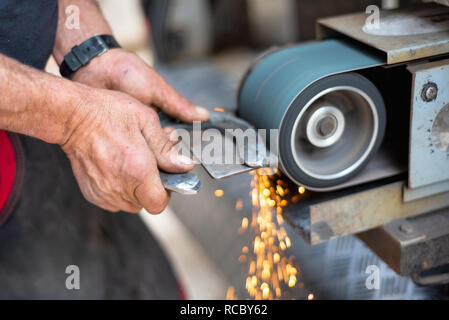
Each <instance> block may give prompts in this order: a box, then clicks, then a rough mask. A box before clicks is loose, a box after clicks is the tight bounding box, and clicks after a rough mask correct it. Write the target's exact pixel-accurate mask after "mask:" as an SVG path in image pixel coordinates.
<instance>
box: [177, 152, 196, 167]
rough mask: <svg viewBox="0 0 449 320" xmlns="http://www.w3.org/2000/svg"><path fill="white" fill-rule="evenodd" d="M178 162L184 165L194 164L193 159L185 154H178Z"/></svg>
mask: <svg viewBox="0 0 449 320" xmlns="http://www.w3.org/2000/svg"><path fill="white" fill-rule="evenodd" d="M175 161H176V163H178V164H184V165H191V164H193V160H192V159H190V158H189V157H186V156H183V155H182V154H178V155H177V156H176V158H175Z"/></svg>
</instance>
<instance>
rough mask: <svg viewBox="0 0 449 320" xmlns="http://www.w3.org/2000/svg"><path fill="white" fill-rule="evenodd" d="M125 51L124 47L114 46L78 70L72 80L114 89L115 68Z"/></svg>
mask: <svg viewBox="0 0 449 320" xmlns="http://www.w3.org/2000/svg"><path fill="white" fill-rule="evenodd" d="M123 52H126V51H125V50H124V49H122V48H114V49H110V50H108V51H106V52H104V53H103V54H102V55H100V56H97V57H95V58H94V59H92V60H91V61H90V62H89V63H88V64H87V65H85V66H83V67H82V68H80V69H79V70H78V71H76V72H75V73H74V75H73V77H72V80H74V81H77V82H80V83H85V84H88V85H93V86H95V87H98V88H107V89H112V88H113V87H114V84H115V83H114V75H113V73H114V69H115V66H116V63H117V60H118V57H120V56H121V55H122V54H123Z"/></svg>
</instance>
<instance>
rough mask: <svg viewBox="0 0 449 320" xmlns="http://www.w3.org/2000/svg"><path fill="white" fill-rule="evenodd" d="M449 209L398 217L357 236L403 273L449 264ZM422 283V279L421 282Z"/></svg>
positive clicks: (393, 267) (414, 272)
mask: <svg viewBox="0 0 449 320" xmlns="http://www.w3.org/2000/svg"><path fill="white" fill-rule="evenodd" d="M448 230H449V210H448V209H444V210H440V211H436V212H432V213H429V214H426V215H421V216H417V217H413V218H407V219H398V220H395V221H392V222H390V223H388V224H386V225H385V226H382V227H379V228H376V229H373V230H370V231H366V232H363V233H360V234H359V235H358V237H359V238H360V239H361V240H363V241H364V242H365V244H366V245H367V246H368V247H369V248H370V249H372V250H373V251H374V252H375V253H376V254H377V255H378V256H379V257H380V258H381V259H382V260H384V261H385V262H386V263H387V264H388V265H389V266H390V267H391V268H392V269H393V270H394V271H395V272H397V273H398V274H400V275H403V276H410V275H412V274H416V273H420V272H423V271H427V270H431V269H434V268H437V267H440V266H442V265H445V264H449V246H448V245H447V244H448V241H449V233H448ZM423 284H424V283H423Z"/></svg>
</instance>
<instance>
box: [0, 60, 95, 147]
mask: <svg viewBox="0 0 449 320" xmlns="http://www.w3.org/2000/svg"><path fill="white" fill-rule="evenodd" d="M90 91H91V89H89V88H88V87H85V86H82V85H80V84H76V83H72V82H71V81H68V80H64V79H61V78H58V77H55V76H52V75H50V74H47V73H45V72H42V71H39V70H36V69H33V68H30V67H27V66H25V65H23V64H21V63H19V62H17V61H16V60H13V59H11V58H8V57H6V56H4V55H1V54H0V92H1V95H0V129H3V130H8V131H12V132H17V133H22V134H25V135H29V136H32V137H35V138H38V139H41V140H44V141H46V142H49V143H57V144H63V143H64V141H65V139H67V138H68V136H69V135H70V132H71V131H72V130H73V128H74V127H76V125H77V121H79V119H78V117H79V116H78V114H79V113H78V112H77V109H78V107H79V106H80V105H81V98H80V97H86V95H88V94H89V92H90ZM75 114H77V115H76V116H75Z"/></svg>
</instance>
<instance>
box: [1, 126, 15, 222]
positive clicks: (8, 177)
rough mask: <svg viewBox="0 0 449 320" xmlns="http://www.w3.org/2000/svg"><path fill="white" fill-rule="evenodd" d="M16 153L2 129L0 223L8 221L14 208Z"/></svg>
mask: <svg viewBox="0 0 449 320" xmlns="http://www.w3.org/2000/svg"><path fill="white" fill-rule="evenodd" d="M16 163H17V161H16V153H15V151H14V146H13V143H12V141H11V139H10V138H9V136H8V134H7V133H6V132H5V131H2V130H0V225H1V224H3V223H4V222H5V221H6V218H7V217H8V215H9V213H10V211H11V210H12V202H13V199H12V198H13V197H12V196H11V194H12V193H13V189H14V186H15V185H14V182H15V180H16V172H17V166H16Z"/></svg>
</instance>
